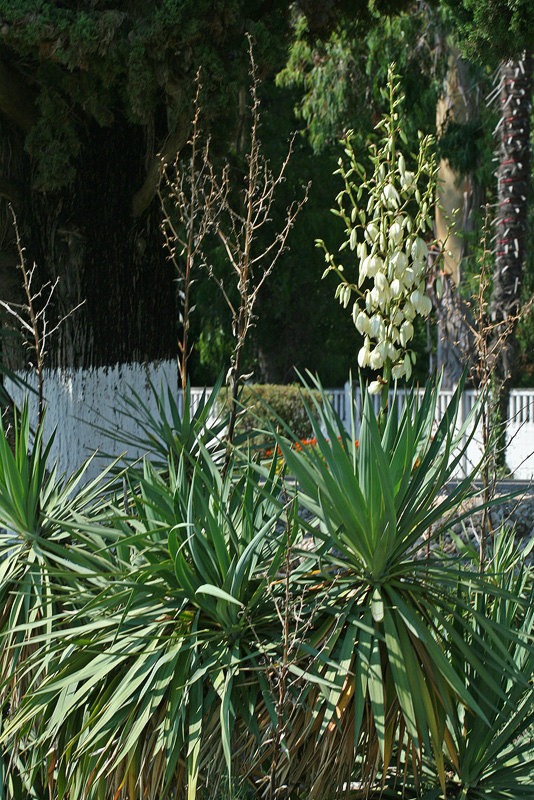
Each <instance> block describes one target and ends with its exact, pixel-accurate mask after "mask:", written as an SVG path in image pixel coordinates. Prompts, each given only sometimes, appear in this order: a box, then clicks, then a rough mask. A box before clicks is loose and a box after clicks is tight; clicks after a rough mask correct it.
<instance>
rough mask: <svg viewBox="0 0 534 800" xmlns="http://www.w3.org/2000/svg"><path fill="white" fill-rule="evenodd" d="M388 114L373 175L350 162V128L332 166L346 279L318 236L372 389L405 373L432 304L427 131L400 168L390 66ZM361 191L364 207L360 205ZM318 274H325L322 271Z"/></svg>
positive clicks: (432, 173)
mask: <svg viewBox="0 0 534 800" xmlns="http://www.w3.org/2000/svg"><path fill="white" fill-rule="evenodd" d="M387 92H388V98H389V101H390V110H389V113H388V114H386V115H385V116H384V118H383V119H382V120H381V122H379V123H378V125H377V129H378V130H383V131H384V136H383V139H382V140H381V144H380V147H379V148H378V147H377V146H376V145H372V146H371V153H370V159H371V162H372V164H373V166H374V171H373V175H372V176H371V177H370V178H369V179H367V177H366V174H365V170H364V168H363V167H362V166H361V165H360V164H359V163H358V162H357V161H356V158H355V155H354V150H353V148H352V144H351V138H350V135H349V136H348V137H347V139H346V141H345V153H346V155H347V156H348V159H349V164H348V166H345V164H344V162H343V159H340V162H339V170H338V173H339V174H341V175H342V177H343V179H344V182H345V189H344V190H343V191H342V192H340V194H339V195H338V198H337V201H338V206H339V208H338V209H335V210H334V213H335V214H337V215H338V216H340V217H341V218H342V219H343V221H344V222H345V225H346V234H347V238H346V240H345V242H344V243H343V245H342V247H341V248H340V249H341V250H343V249H345V248H346V247H349V248H350V249H351V250H353V251H355V252H356V255H357V258H358V278H357V281H355V282H351V281H349V280H348V279H347V277H346V276H345V273H344V269H343V266H342V265H338V264H337V263H336V261H335V259H334V257H333V256H332V255H331V254H330V253H329V252H328V250H327V248H326V247H325V245H324V242H322V241H318V244H319V245H320V246H321V247H323V248H324V250H325V256H326V261H327V264H328V266H327V268H326V270H325V273H324V275H326V274H328V273H329V272H330V271H331V270H334V271H335V272H336V273H337V274H338V276H339V278H340V283H339V285H338V287H337V290H336V297H337V298H339V301H340V302H341V304H342V305H343V306H344V307H345V308H347V307H349V306H352V317H353V319H354V324H355V325H356V328H357V329H358V331H359V332H360V333H361V334H362V335H363V336H364V344H363V346H362V347H361V349H360V351H359V353H358V364H359V365H360V367H362V368H363V367H370V368H371V369H372V370H374V371H376V372H378V373H381V375H379V376H378V379H377V380H376V381H372V382H371V384H370V385H369V391H370V392H371V393H378V392H380V391H381V390H384V388H385V389H386V390H387V386H388V385H389V382H390V380H391V379H394V380H397V379H400V378H406V379H408V378H409V377H410V375H411V373H412V365H413V363H414V362H415V354H414V353H413V351H411V350H410V342H411V340H412V339H413V336H414V320H415V317H416V316H417V315H418V314H420V315H421V316H422V317H427V316H428V315H429V313H430V311H431V309H432V303H431V301H430V298H429V297H428V295H427V294H426V272H427V268H428V246H427V244H426V242H425V240H424V238H423V237H424V235H425V232H426V231H428V230H431V229H432V220H431V218H430V215H429V210H430V209H431V208H432V206H433V198H434V191H435V180H436V167H435V162H434V158H433V157H432V156H430V155H429V149H430V147H431V145H432V138H431V137H429V136H427V137H423V136H421V135H420V137H419V153H418V156H417V160H416V170H415V171H410V170H408V169H406V162H405V158H404V156H403V155H402V153H400V152H398V151H397V149H396V139H397V136H400V138H401V139H402V140H403V141H404V142H405V137H404V136H403V133H402V130H401V129H400V127H399V124H398V117H399V115H398V113H397V111H396V110H395V109H396V108H397V106H398V105H399V103H401V102H402V100H403V99H404V98H402V97H400V96H399V84H398V82H397V79H396V76H395V74H394V71H393V68H390V71H389V75H388V88H387ZM362 196H364V197H365V198H366V199H367V205H366V207H360V205H359V204H360V201H361V200H362ZM324 275H323V277H324Z"/></svg>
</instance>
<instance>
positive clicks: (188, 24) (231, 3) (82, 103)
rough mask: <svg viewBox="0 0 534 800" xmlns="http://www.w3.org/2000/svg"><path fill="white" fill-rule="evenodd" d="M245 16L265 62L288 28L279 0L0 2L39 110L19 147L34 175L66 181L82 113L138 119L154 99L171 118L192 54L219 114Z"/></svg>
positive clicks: (187, 90)
mask: <svg viewBox="0 0 534 800" xmlns="http://www.w3.org/2000/svg"><path fill="white" fill-rule="evenodd" d="M245 7H246V15H245V14H244V11H245ZM245 17H246V18H247V19H248V20H250V24H251V27H252V32H253V34H254V35H255V36H256V38H257V39H258V52H257V54H256V58H257V60H258V63H259V64H260V63H261V65H262V67H263V68H268V66H269V65H270V64H272V63H275V62H276V60H277V58H278V56H279V53H280V48H282V47H283V43H284V38H285V36H286V35H287V23H286V18H287V7H286V6H285V4H283V3H281V2H275V3H273V4H270V7H269V9H265V7H264V4H262V3H261V2H259V0H253V2H250V1H248V2H246V3H244V2H243V0H225V2H224V3H217V4H216V6H214V5H213V3H211V2H204V0H202V2H201V3H198V2H196V3H193V2H191V1H190V0H188V2H185V3H184V2H180V3H176V2H170V1H169V0H157V2H152V3H135V4H128V7H127V8H124V5H122V4H119V3H118V4H113V3H109V2H105V3H94V2H90V1H89V0H86V1H85V2H82V3H75V4H71V3H65V2H61V0H42V2H39V3H38V5H37V7H36V4H35V2H34V0H16V2H11V0H9V1H8V2H5V1H3V2H0V43H1V44H2V46H3V49H4V52H5V53H6V54H8V58H9V59H11V60H12V61H13V62H15V63H16V62H18V61H19V60H23V61H24V73H25V75H26V76H29V78H30V82H31V83H33V86H34V87H35V88H36V90H37V109H38V119H37V123H36V125H34V126H33V128H32V130H31V132H30V139H29V141H28V142H27V148H28V149H29V150H30V152H31V153H32V157H33V159H34V163H35V165H36V168H37V182H38V184H39V185H42V186H45V187H47V188H49V189H50V188H58V187H61V186H65V185H69V184H70V183H72V181H73V174H74V170H75V169H76V166H77V165H76V158H77V153H78V151H79V149H80V146H81V144H82V143H84V134H85V131H84V127H85V126H84V122H86V121H87V120H88V119H91V118H92V119H94V120H96V121H97V123H98V124H99V125H110V124H113V123H114V122H116V121H119V122H120V123H124V121H125V120H128V121H129V122H131V123H133V124H135V125H144V124H146V123H147V122H148V121H149V120H151V119H152V115H153V113H154V112H156V111H158V109H159V113H161V109H162V108H163V111H164V112H165V110H166V109H168V111H169V114H170V119H172V116H173V115H179V114H181V113H183V108H182V106H183V105H184V104H185V99H186V98H188V97H190V96H192V94H193V91H192V87H193V83H194V78H195V74H196V70H197V68H198V66H199V65H200V64H202V68H203V83H204V86H205V91H206V104H205V110H206V111H208V110H209V112H210V116H211V118H212V119H213V118H218V120H219V124H220V122H221V119H222V118H224V117H225V115H226V114H227V112H228V108H229V105H230V104H229V100H230V97H232V95H233V96H234V97H235V83H236V81H240V80H242V79H243V78H244V76H245V75H246V73H247V60H246V46H245V39H244V32H245V22H244V20H245ZM229 52H231V54H232V56H231V58H228V53H229ZM260 59H262V60H261V61H260ZM31 91H33V89H32V90H30V89H29V90H28V93H29V99H28V103H30V104H31ZM162 96H163V98H164V102H163V103H162ZM163 116H166V115H165V113H164V114H163ZM223 127H224V126H223ZM166 133H168V131H162V132H161V134H162V135H166Z"/></svg>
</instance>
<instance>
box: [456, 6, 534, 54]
mask: <svg viewBox="0 0 534 800" xmlns="http://www.w3.org/2000/svg"><path fill="white" fill-rule="evenodd" d="M443 4H444V5H445V6H447V7H448V8H449V9H450V10H451V13H452V16H453V19H454V21H455V23H456V25H457V26H458V30H459V33H460V36H461V38H462V40H463V43H464V47H465V50H466V53H467V54H468V55H469V57H471V58H473V59H477V60H479V61H481V62H483V63H487V62H488V61H493V63H495V61H499V60H501V59H505V60H506V59H509V58H512V57H514V56H518V55H520V54H521V53H522V52H523V51H524V50H532V46H533V45H534V6H533V5H532V3H531V2H530V0H514V2H510V0H444V2H443Z"/></svg>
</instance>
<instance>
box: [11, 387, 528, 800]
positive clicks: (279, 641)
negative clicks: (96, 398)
mask: <svg viewBox="0 0 534 800" xmlns="http://www.w3.org/2000/svg"><path fill="white" fill-rule="evenodd" d="M461 388H462V387H460V388H459V390H458V392H457V393H456V394H455V396H454V397H453V398H452V401H451V403H450V405H449V408H448V409H447V411H446V413H445V416H444V418H443V420H442V422H441V423H440V425H439V426H438V428H437V430H434V425H433V421H434V418H435V413H436V402H437V392H438V390H439V386H437V387H435V389H434V390H431V389H429V390H428V391H427V392H426V394H425V396H424V398H423V399H422V401H420V400H418V399H417V398H416V396H415V395H411V396H409V397H408V401H407V405H406V407H405V408H404V409H403V410H401V409H400V408H399V407H398V405H397V402H398V401H397V400H396V399H395V400H394V401H393V404H392V408H391V414H390V416H389V417H388V422H387V425H386V427H385V429H384V430H383V432H382V433H380V432H379V430H378V426H377V421H376V418H375V417H374V413H373V411H372V407H371V402H370V398H369V396H368V395H367V397H366V400H365V404H364V409H363V416H362V420H361V428H360V432H359V442H358V443H356V442H355V435H354V434H355V432H354V430H353V431H351V432H350V434H349V433H347V432H346V431H345V430H344V429H343V426H342V425H341V423H340V421H339V419H337V418H336V415H335V413H334V412H333V410H332V408H331V406H330V404H329V401H328V396H327V392H325V390H324V389H323V388H322V387H321V385H320V384H319V383H317V384H316V385H315V389H314V390H313V391H309V388H307V387H306V388H305V392H306V402H307V406H308V411H307V415H308V419H309V424H310V426H311V427H312V430H313V432H314V434H315V436H316V438H317V447H316V448H314V449H310V450H302V451H299V450H296V449H295V448H294V447H293V444H294V443H295V442H296V441H298V436H297V435H296V434H295V432H293V431H292V430H291V428H290V427H289V426H284V425H283V423H282V421H281V420H277V424H278V426H279V427H282V428H284V431H285V434H287V435H284V433H282V432H280V431H277V430H276V429H275V425H271V433H272V436H273V437H275V439H276V441H277V442H278V446H279V447H280V449H281V451H282V453H283V456H284V459H285V460H286V462H287V465H288V467H289V469H290V471H291V472H292V473H293V474H294V475H295V476H296V478H297V482H298V484H299V485H300V488H299V489H297V485H296V484H293V483H285V482H284V479H283V476H282V475H277V472H276V466H275V464H274V463H273V465H272V466H271V468H270V469H269V470H268V469H265V468H264V467H260V466H258V465H256V464H255V463H253V462H251V461H250V457H249V455H248V454H247V452H241V453H239V452H236V453H235V456H236V457H235V458H231V460H230V462H229V465H228V468H227V471H226V472H225V474H224V475H223V474H222V470H221V462H218V461H217V457H215V459H214V457H213V456H212V455H211V454H210V451H209V450H208V449H207V447H206V446H205V444H204V442H209V441H210V440H211V438H212V437H211V436H210V434H209V431H210V419H209V415H207V416H206V415H205V416H204V417H202V414H204V413H205V409H206V405H210V406H211V407H215V406H216V405H217V404H218V399H217V397H216V396H214V397H211V398H209V399H208V400H207V404H205V405H204V409H203V410H201V412H200V413H199V415H198V416H196V417H194V416H193V415H192V413H191V410H190V408H189V406H188V405H187V403H186V406H185V412H184V418H183V420H182V421H181V424H178V423H177V421H176V420H174V419H173V415H174V413H175V410H176V409H175V406H173V405H172V404H171V407H170V409H168V408H166V406H165V404H164V402H163V400H164V399H165V398H163V397H162V402H161V404H160V406H159V412H158V415H156V416H154V417H152V419H151V420H148V419H147V418H146V409H144V408H143V407H142V406H139V409H138V411H139V418H140V419H141V420H142V421H143V427H144V430H143V431H142V432H141V433H140V435H139V440H141V439H145V438H150V437H148V434H147V432H148V431H149V430H150V431H152V434H153V438H152V439H151V441H152V443H153V444H154V447H155V456H156V457H155V460H154V463H157V462H158V461H160V462H161V467H162V468H161V469H159V468H156V467H154V466H153V465H152V464H150V463H149V462H146V463H145V465H144V467H143V469H142V470H141V471H140V470H139V468H137V469H131V468H130V469H129V471H128V473H127V481H126V489H125V492H126V494H125V497H124V499H121V501H120V502H118V500H117V498H116V497H115V496H114V493H113V487H112V486H108V487H107V489H106V487H101V489H102V491H101V494H100V495H99V496H97V494H96V493H95V492H96V487H93V488H90V489H89V490H82V491H81V492H76V487H75V482H73V481H70V482H67V483H66V484H61V483H59V484H58V483H57V482H56V481H55V479H54V478H53V474H52V475H51V477H50V478H47V477H45V473H46V472H47V470H46V458H47V453H48V445H45V444H42V443H41V438H40V434H38V436H37V438H36V440H35V445H34V446H33V447H32V446H31V445H30V444H29V440H28V427H27V422H26V421H27V416H26V415H24V417H23V424H22V426H21V427H20V428H17V431H18V433H17V442H18V445H17V448H16V452H15V455H11V453H10V451H9V450H8V448H7V446H6V444H5V439H4V445H1V441H2V440H0V522H1V523H2V525H3V526H4V525H5V526H6V532H5V534H4V536H5V539H4V544H3V560H2V561H1V562H0V592H1V593H2V598H4V603H3V606H2V608H3V612H2V616H1V618H0V619H1V626H2V627H1V635H2V638H1V640H0V642H1V647H0V658H1V661H0V664H1V669H2V676H3V684H2V695H1V698H0V702H1V703H2V706H1V715H2V720H1V725H2V727H1V728H0V748H3V749H0V775H1V776H2V784H1V786H2V788H1V792H2V793H1V794H0V797H1V798H2V800H19V798H20V797H22V796H28V797H32V798H34V797H35V798H40V797H42V796H44V793H45V792H48V793H49V796H50V797H52V798H53V800H60V799H61V800H62V799H63V798H66V797H68V798H69V800H112V798H113V799H114V800H126V798H130V799H131V798H140V797H143V798H148V800H165V799H166V798H171V797H176V796H180V797H187V798H189V799H190V800H193V799H194V798H197V797H205V798H209V799H210V800H211V799H212V798H216V797H218V796H224V792H227V793H228V794H229V796H231V797H240V796H248V792H249V790H250V791H251V792H252V796H255V797H260V796H265V797H269V791H271V793H272V792H273V791H274V790H275V789H276V788H277V787H280V788H281V787H282V786H288V787H289V789H290V791H291V792H292V797H295V798H298V799H299V800H301V798H304V797H306V798H309V799H310V800H324V798H325V797H330V796H333V791H334V788H335V787H340V786H341V785H342V784H343V783H345V782H347V781H354V780H357V781H360V782H361V783H362V785H363V786H364V787H365V788H366V790H369V792H370V796H374V793H375V790H376V792H379V793H381V791H382V789H383V786H382V784H381V778H382V776H383V777H384V779H385V780H386V781H387V783H388V784H389V783H390V779H391V778H392V775H393V765H394V764H395V760H396V759H397V758H398V759H399V764H401V771H402V769H404V768H405V777H404V778H402V777H401V776H400V772H399V773H397V775H398V781H399V783H400V782H404V783H405V787H404V788H405V794H406V796H407V797H410V796H411V795H410V793H411V791H412V787H413V785H414V781H415V780H416V779H417V780H419V781H420V783H419V785H420V786H424V787H426V788H427V789H428V788H429V787H431V786H432V785H433V781H434V782H435V780H439V781H440V782H441V784H442V785H443V784H444V781H445V779H446V780H447V781H448V780H449V774H450V771H451V769H452V767H451V766H450V762H449V755H448V754H450V753H451V752H452V753H454V750H453V749H451V748H452V745H451V742H452V743H454V744H455V745H457V746H458V747H461V748H464V745H462V744H461V742H460V739H461V736H465V732H466V731H467V730H468V729H467V728H466V727H465V724H464V726H463V728H462V727H458V726H457V724H456V723H457V720H466V719H472V720H473V721H474V722H473V724H474V725H476V727H477V731H475V730H474V728H473V732H472V741H473V743H474V744H476V742H477V737H478V736H479V735H480V736H482V735H485V736H486V739H487V741H491V746H490V747H489V748H488V757H487V758H485V761H484V764H487V767H486V766H485V767H483V775H484V776H487V777H484V781H487V780H492V779H493V778H492V765H493V764H497V763H502V765H503V767H508V766H509V761H508V759H509V755H508V752H509V750H508V742H509V741H510V737H511V736H512V735H513V734H515V733H520V732H521V731H522V730H524V727H525V724H527V723H528V721H529V712H528V710H527V705H526V700H525V698H526V697H527V696H528V695H527V694H526V693H527V692H528V691H529V690H528V678H529V676H530V669H531V667H530V662H531V660H532V651H531V649H530V648H529V647H528V644H527V635H528V633H529V631H530V628H531V619H530V616H531V614H532V611H531V610H530V611H529V612H528V613H527V612H526V611H525V608H526V606H524V604H523V597H524V599H525V601H527V600H529V595H528V592H529V591H530V588H527V583H526V582H525V580H524V579H523V578H522V577H521V575H519V576H518V574H517V569H516V567H517V564H516V563H515V561H514V563H513V564H512V566H511V567H509V568H508V571H506V565H505V563H504V562H505V561H506V559H507V558H508V561H509V560H510V552H509V551H508V555H506V552H505V550H504V549H503V548H501V549H500V550H499V554H498V555H496V559H495V561H494V564H493V566H492V568H491V569H489V570H488V571H487V574H486V576H485V579H484V580H483V581H482V582H481V580H480V579H479V577H478V564H476V565H473V567H471V565H470V564H469V562H467V563H466V562H464V563H462V564H460V563H459V562H457V561H455V560H446V559H443V558H440V557H438V556H435V555H433V556H432V557H426V558H418V557H417V556H418V553H421V551H423V552H424V551H426V548H427V542H426V541H424V540H423V539H422V535H423V534H424V533H425V532H426V531H427V530H428V527H429V526H430V525H432V524H433V523H435V522H437V520H438V519H443V518H447V517H448V515H449V514H450V512H452V511H453V510H454V509H455V508H456V507H457V505H458V503H459V502H460V501H461V500H462V499H464V498H465V497H466V496H468V495H469V494H470V493H471V479H470V478H468V479H466V480H465V481H463V482H460V484H459V485H458V487H457V488H456V489H454V490H453V491H452V492H450V493H449V494H448V495H446V494H445V495H444V494H443V487H444V485H445V484H446V483H447V481H448V480H449V478H450V476H451V474H452V472H453V471H454V469H455V466H456V465H457V464H458V463H460V461H461V459H462V458H463V452H464V449H465V446H466V445H465V441H464V440H463V431H455V421H456V419H457V413H458V407H459V402H460V397H461ZM136 402H137V401H136V400H135V398H132V401H131V403H130V404H129V406H128V408H129V409H131V413H132V414H133V411H134V408H135V404H136ZM310 406H311V407H313V409H314V410H313V411H312V410H311V407H310ZM173 409H174V410H173ZM479 412H480V409H479V408H476V409H475V410H474V412H473V413H474V416H475V418H476V415H477V414H478V413H479ZM355 413H357V412H355ZM266 415H268V416H273V417H274V416H275V415H274V412H273V411H272V410H269V409H268V410H267V414H266ZM202 420H203V421H202ZM466 425H469V421H467V422H466ZM323 431H324V433H323ZM462 442H463V444H462ZM190 449H191V453H190V452H189V450H190ZM26 453H27V455H26ZM165 453H166V454H167V458H166V460H165V463H163V461H164V458H163V457H164V454H165ZM32 476H35V477H32ZM75 480H76V478H75V479H74V481H75ZM58 486H59V488H52V487H58ZM39 487H40V488H39ZM62 487H63V488H62ZM37 497H40V498H41V500H40V502H39V501H36V498H37ZM2 498H3V499H2ZM300 504H302V506H303V507H304V508H306V509H307V510H308V512H309V514H310V515H311V518H312V522H311V523H304V522H303V521H302V520H301V519H300V518H299V516H298V514H297V512H298V508H299V505H300ZM14 508H17V509H19V508H20V509H26V508H27V509H29V512H28V513H29V516H28V514H26V516H24V517H21V516H20V512H18V511H17V512H16V513H15V512H14V511H13V509H14ZM32 509H33V510H32ZM39 520H40V521H39ZM444 524H445V525H446V523H444ZM8 527H9V530H7V528H8ZM37 531H38V532H37ZM19 532H20V545H19V544H17V543H16V542H17V541H18V537H19ZM305 535H308V536H309V535H312V536H313V537H314V538H315V542H316V548H315V550H311V551H310V550H309V548H306V549H302V550H300V549H299V547H300V545H301V544H304V536H305ZM439 535H440V530H436V531H435V532H434V533H433V534H432V536H433V537H436V538H437V537H439ZM501 574H506V575H508V583H507V584H506V583H504V582H503V581H500V579H499V576H500V575H501ZM529 580H530V578H529ZM521 581H523V582H521ZM528 586H530V584H528ZM528 608H531V606H528ZM518 619H521V620H522V622H521V625H522V627H521V637H518V636H516V635H515V633H514V630H515V624H516V621H517V620H518ZM510 687H513V689H510ZM510 691H513V692H514V693H516V694H517V697H518V698H521V699H520V702H519V705H518V706H517V709H516V713H515V716H514V722H513V724H512V723H510V724H509V725H507V726H506V725H505V730H506V732H507V737H505V739H506V740H505V741H504V740H503V742H504V747H503V748H500V747H499V742H500V741H501V738H500V736H501V733H500V731H501V723H500V720H501V716H502V715H503V714H505V713H506V712H507V710H508V709H509V708H510V707H511V705H513V704H514V702H515V701H514V699H513V698H509V697H508V695H509V694H510ZM514 697H515V694H514ZM469 715H470V716H469ZM495 726H498V727H499V734H498V736H497V737H496V738H495V737H494V736H493V734H492V733H491V732H490V728H491V729H493V728H495ZM479 730H480V734H479V732H478V731H479ZM503 730H504V729H503ZM470 736H471V734H470ZM488 737H489V738H488ZM468 750H469V748H464V749H462V753H464V751H465V753H467V752H468ZM521 752H522V753H524V754H525V757H526V758H528V768H527V766H525V768H524V770H523V772H524V774H527V772H528V770H529V769H530V766H529V765H530V763H531V761H532V759H530V756H528V754H529V752H530V751H529V749H528V748H527V747H526V746H525V748H524V749H522V750H521ZM490 753H493V756H492V758H493V761H492V760H491V759H490ZM404 754H406V756H405V755H404ZM462 758H464V756H463V755H462ZM450 759H453V755H450ZM499 759H500V762H499ZM456 761H457V762H458V758H456ZM464 761H465V759H464ZM453 763H455V762H454V759H453ZM458 763H459V762H458ZM466 763H467V762H466ZM455 768H456V767H455ZM466 769H467V767H465V769H464V768H463V767H462V770H463V771H462V772H461V775H462V777H461V780H462V781H464V782H465V783H466V784H467V780H468V778H467V777H466V776H467V773H466V771H465V770H466ZM521 769H523V768H522V767H518V768H516V767H514V774H513V776H512V777H511V778H510V779H509V780H508V783H506V781H507V778H506V771H505V770H501V773H500V774H501V775H502V780H503V782H504V783H503V784H502V785H504V786H512V785H513V786H519V785H520V783H521V781H520V771H521ZM459 774H460V770H459ZM481 774H482V773H481ZM432 776H437V778H433V777H432ZM499 780H500V778H499ZM455 781H456V779H455ZM455 781H454V782H453V783H454V785H456V782H455ZM510 781H511V782H510ZM484 785H489V784H487V783H486V784H484ZM387 791H388V792H389V793H390V794H389V796H391V792H395V791H396V789H394V788H392V787H390V786H388V787H387ZM221 793H222V794H221ZM436 796H437V795H436ZM468 796H469V797H471V796H472V797H473V798H478V797H479V795H478V794H476V793H475V794H472V795H468ZM489 796H491V797H495V800H501V797H504V795H500V794H495V795H489Z"/></svg>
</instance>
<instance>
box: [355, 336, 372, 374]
mask: <svg viewBox="0 0 534 800" xmlns="http://www.w3.org/2000/svg"><path fill="white" fill-rule="evenodd" d="M370 356H371V342H370V341H369V337H368V336H367V337H366V339H365V342H364V345H363V347H360V350H359V352H358V364H359V365H360V367H361V368H362V369H364V368H365V367H368V366H369V364H370Z"/></svg>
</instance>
